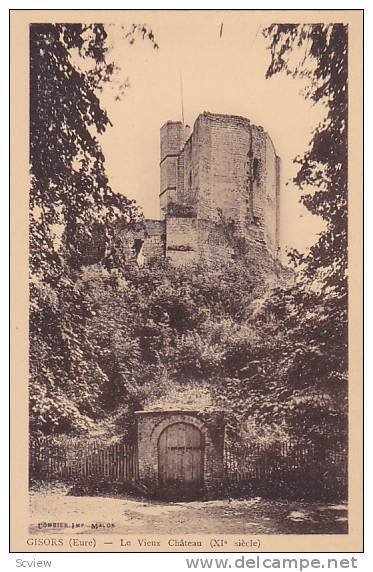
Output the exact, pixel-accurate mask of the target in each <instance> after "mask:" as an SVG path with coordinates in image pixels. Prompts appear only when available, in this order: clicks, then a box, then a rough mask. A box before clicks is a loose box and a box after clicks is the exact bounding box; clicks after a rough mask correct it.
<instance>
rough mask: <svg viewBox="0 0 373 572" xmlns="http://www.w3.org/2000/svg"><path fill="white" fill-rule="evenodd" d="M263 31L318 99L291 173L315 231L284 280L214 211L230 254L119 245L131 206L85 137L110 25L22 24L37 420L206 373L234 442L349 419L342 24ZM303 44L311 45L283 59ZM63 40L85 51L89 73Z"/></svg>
mask: <svg viewBox="0 0 373 572" xmlns="http://www.w3.org/2000/svg"><path fill="white" fill-rule="evenodd" d="M265 33H266V35H267V37H268V38H269V41H270V51H271V65H270V68H269V70H268V76H271V75H273V74H274V73H279V72H282V71H285V72H287V73H291V74H292V75H294V76H298V75H302V76H303V77H307V78H308V79H309V91H308V92H307V94H306V95H307V96H308V97H310V98H312V99H313V100H314V101H323V102H324V103H325V105H326V106H327V109H328V115H327V118H326V120H325V122H324V123H323V124H322V125H320V126H319V127H318V128H317V129H316V131H315V133H314V134H313V136H312V140H311V142H310V148H309V150H308V151H307V153H306V154H305V155H304V157H302V158H300V159H298V161H299V162H300V168H299V172H298V174H297V177H296V179H295V182H296V184H297V185H298V186H299V187H300V188H301V189H302V188H303V187H305V188H307V193H306V194H301V195H300V198H301V200H302V201H303V203H304V204H305V206H306V207H307V208H309V210H310V211H311V212H312V213H313V214H317V215H319V216H321V217H322V218H323V219H324V221H325V223H326V229H325V231H324V232H323V233H322V234H321V236H320V237H319V240H318V241H317V242H316V244H315V246H314V247H312V248H311V250H310V252H309V253H306V254H300V253H296V252H293V253H292V258H293V260H294V261H295V265H296V271H297V272H296V276H297V279H296V280H293V281H291V284H290V285H289V283H287V285H286V286H284V284H283V281H284V279H285V278H286V273H283V271H281V269H280V268H279V267H278V266H276V265H275V264H272V270H271V271H270V270H269V269H270V266H271V264H270V262H269V260H268V257H267V258H266V257H265V256H263V257H259V259H258V257H257V258H256V259H255V260H253V259H252V258H250V256H251V255H250V250H247V248H246V245H245V241H244V240H243V239H242V236H238V235H237V234H236V233H235V228H234V224H233V223H232V221H224V220H222V221H221V224H222V225H223V226H224V228H225V230H226V235H227V237H228V238H229V240H230V241H231V244H232V253H233V256H232V259H231V260H221V261H220V263H216V264H214V265H213V266H212V265H206V264H203V263H198V264H195V265H194V266H192V267H188V268H182V267H181V268H175V267H173V266H172V265H170V264H169V263H168V262H167V260H158V261H157V260H153V261H152V262H151V263H149V264H147V265H146V266H144V267H143V268H138V267H137V266H136V264H134V263H131V262H130V261H129V260H126V259H125V258H123V256H122V254H123V253H122V252H121V251H120V249H118V248H117V247H116V240H115V237H116V232H117V230H118V228H121V229H122V230H123V229H128V228H129V227H131V225H138V224H141V216H140V215H139V213H138V211H137V210H136V208H135V205H133V204H132V203H131V202H130V201H128V200H127V199H126V198H124V197H123V196H118V195H115V194H114V193H113V192H112V191H111V189H110V188H109V186H108V183H107V179H106V176H105V173H104V161H103V156H102V152H101V150H100V148H99V145H98V143H97V140H96V138H95V137H94V135H93V134H92V133H93V131H94V130H96V131H98V132H100V131H102V130H103V129H105V128H106V126H107V125H108V121H109V120H108V117H107V115H106V113H105V112H104V111H103V110H101V108H100V105H99V100H98V95H97V88H98V86H99V84H100V83H101V82H105V81H106V80H107V79H108V77H109V76H110V73H111V72H112V69H111V68H110V64H106V62H105V54H106V51H105V37H106V36H105V30H104V29H103V28H102V27H101V26H93V27H82V26H77V27H75V26H73V27H70V26H68V27H66V26H50V25H48V26H45V25H42V26H37V27H35V28H34V29H33V30H32V34H31V46H32V49H31V55H32V57H31V66H34V67H32V75H33V76H34V79H33V80H32V81H33V83H32V85H31V100H32V109H31V164H32V190H31V213H32V218H31V236H30V238H31V268H32V276H31V279H32V282H31V284H32V286H31V320H30V340H31V347H30V349H31V355H30V364H31V385H30V391H31V425H32V429H33V430H41V431H43V432H45V433H51V432H56V433H61V432H79V431H88V432H89V431H93V430H94V429H97V427H99V425H100V423H104V422H106V421H107V420H108V419H110V420H112V421H113V423H115V424H117V426H118V430H119V429H123V427H127V425H128V423H129V420H130V418H131V415H130V414H131V412H132V411H133V410H135V409H139V408H142V407H144V406H146V405H147V404H149V403H152V402H154V401H156V400H157V399H160V398H162V397H164V396H167V395H170V394H177V393H178V392H179V393H181V392H182V391H184V390H185V388H186V387H192V388H193V387H194V388H195V393H197V391H198V389H199V388H201V387H202V386H203V387H204V388H206V387H207V390H208V394H209V396H210V398H211V401H212V404H213V406H214V407H221V408H223V409H224V410H226V411H227V413H228V414H229V415H228V419H229V423H228V437H229V438H230V439H231V440H232V441H236V442H240V443H241V444H242V443H243V444H245V443H247V442H249V440H250V439H251V438H255V439H256V440H264V441H271V440H272V441H273V440H275V439H277V438H283V437H291V438H292V439H295V440H298V441H299V440H303V441H304V440H307V441H313V442H317V443H320V444H321V445H322V444H323V442H324V441H325V439H326V438H327V437H328V436H329V435H330V434H331V433H332V432H334V433H335V432H336V431H337V432H338V433H339V434H343V433H344V432H345V430H346V408H347V402H346V396H347V367H348V364H347V287H346V257H347V246H346V240H347V234H346V232H347V228H346V220H347V218H346V217H347V154H346V153H347V145H346V121H347V102H346V97H347V76H346V74H347V59H346V58H347V35H346V29H345V28H344V27H343V26H339V25H333V26H321V25H320V26H319V25H314V26H285V25H284V26H282V25H276V26H271V27H270V28H268V29H267V30H266V32H265ZM150 39H152V38H150ZM303 48H304V50H306V57H305V58H304V51H303V55H302V57H301V59H300V61H299V62H298V63H296V64H295V67H291V66H292V65H293V64H291V63H290V61H291V62H293V61H294V58H293V56H294V54H295V55H296V54H297V53H298V51H299V50H300V52H302V49H303ZM72 50H78V52H79V53H80V57H83V59H85V58H87V57H88V58H89V59H90V61H91V60H93V63H92V61H91V63H92V66H91V68H89V69H88V71H87V70H86V71H82V70H81V69H79V68H78V67H77V65H76V63H75V62H74V58H77V57H78V56H77V55H76V54H75V56H74V58H72V56H71V54H72ZM288 56H289V57H288ZM290 56H292V57H290ZM310 61H312V62H313V64H312V65H310V67H309V68H308V67H307V62H310ZM93 70H94V71H93ZM44 76H47V77H48V81H44ZM41 92H42V93H43V97H36V94H40V93H41ZM82 94H84V96H82ZM183 214H184V216H187V214H188V213H183ZM118 220H121V225H122V226H120V227H119V226H118ZM253 264H255V272H253V271H252V268H253Z"/></svg>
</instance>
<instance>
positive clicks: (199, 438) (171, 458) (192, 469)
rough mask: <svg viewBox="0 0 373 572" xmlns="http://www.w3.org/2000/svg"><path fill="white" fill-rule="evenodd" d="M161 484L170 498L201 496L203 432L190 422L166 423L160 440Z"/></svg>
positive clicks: (159, 467) (162, 489)
mask: <svg viewBox="0 0 373 572" xmlns="http://www.w3.org/2000/svg"><path fill="white" fill-rule="evenodd" d="M158 471H159V485H160V489H161V492H162V494H163V496H167V497H168V498H179V499H182V498H184V499H186V498H193V497H196V496H198V494H199V493H200V491H201V485H202V482H203V435H202V433H201V431H200V430H199V429H198V428H197V427H195V426H194V425H191V424H189V423H181V422H180V423H174V424H173V425H170V426H169V427H166V429H164V431H163V432H162V433H161V435H160V437H159V440H158Z"/></svg>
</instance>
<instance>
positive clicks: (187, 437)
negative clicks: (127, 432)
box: [136, 410, 224, 498]
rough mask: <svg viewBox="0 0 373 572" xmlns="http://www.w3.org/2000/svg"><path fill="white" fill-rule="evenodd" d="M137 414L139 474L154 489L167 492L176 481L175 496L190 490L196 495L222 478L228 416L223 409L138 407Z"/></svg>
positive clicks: (184, 494) (182, 494) (183, 494)
mask: <svg viewBox="0 0 373 572" xmlns="http://www.w3.org/2000/svg"><path fill="white" fill-rule="evenodd" d="M136 417H137V437H138V463H139V478H140V481H142V482H143V483H144V484H146V485H147V486H149V487H150V488H151V489H152V490H154V489H157V490H158V492H161V493H163V496H164V493H165V491H167V490H170V489H171V488H172V485H174V488H175V491H176V493H177V491H178V495H177V494H176V497H175V495H174V497H173V498H182V497H183V496H184V497H185V496H188V494H187V493H188V490H189V491H190V492H191V493H192V494H193V495H194V496H196V495H197V493H198V490H199V492H201V491H202V490H209V489H210V488H211V487H213V485H214V483H216V481H219V480H221V478H222V477H223V472H224V471H223V451H224V420H223V418H222V415H221V413H220V412H212V413H209V414H206V413H203V414H202V413H200V412H198V411H184V410H177V411H176V410H173V411H170V410H168V411H160V410H158V411H137V412H136ZM162 435H163V437H162ZM160 456H161V458H160ZM197 489H198V490H197ZM183 491H184V492H183Z"/></svg>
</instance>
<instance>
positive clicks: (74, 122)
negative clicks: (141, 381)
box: [30, 24, 156, 431]
mask: <svg viewBox="0 0 373 572" xmlns="http://www.w3.org/2000/svg"><path fill="white" fill-rule="evenodd" d="M123 33H124V36H125V39H126V41H128V42H129V43H130V44H131V43H133V42H134V41H135V38H136V37H137V36H138V35H140V37H141V38H145V39H148V40H150V41H151V42H152V43H153V46H154V47H156V44H155V41H154V36H153V34H152V32H151V30H148V29H147V27H146V26H144V25H132V26H131V27H130V28H129V29H128V30H127V31H126V30H124V32H123ZM107 55H108V37H107V32H106V30H105V27H104V26H103V25H101V24H91V25H84V24H32V25H31V26H30V165H31V166H30V169H31V188H30V278H31V287H30V408H31V424H32V426H33V427H34V428H42V429H44V430H46V431H51V430H59V431H65V430H68V429H71V428H72V427H75V428H78V427H86V426H87V424H88V425H89V420H90V419H92V418H95V416H97V415H99V414H100V396H101V395H102V394H103V392H104V391H107V387H108V385H109V384H110V380H109V379H108V376H107V375H106V373H105V372H104V371H103V370H102V368H101V366H100V364H99V363H98V362H97V359H96V351H95V350H96V348H95V344H94V343H93V342H92V340H91V339H90V338H89V336H88V335H87V332H86V322H87V319H88V318H89V317H90V316H92V314H93V312H94V309H93V307H92V306H91V305H90V304H88V303H86V301H85V300H84V295H83V293H82V292H81V291H80V290H79V288H78V287H77V280H78V278H79V271H80V269H81V268H82V267H84V266H87V265H92V264H95V263H97V262H102V263H104V264H106V266H110V265H111V266H112V265H113V260H112V259H111V257H110V254H111V248H112V245H113V233H114V231H115V228H116V226H115V223H118V222H121V224H122V225H123V224H124V225H127V226H128V225H133V224H136V223H137V222H138V221H140V220H141V214H140V212H139V211H138V209H137V207H136V205H135V204H134V202H133V201H130V200H128V199H127V198H126V197H125V196H123V195H121V194H117V193H115V192H113V191H112V189H111V188H110V186H109V183H108V179H107V176H106V174H105V168H104V155H103V152H102V149H101V147H100V144H99V141H98V135H99V134H101V133H103V132H104V131H105V129H106V128H107V127H108V125H110V120H109V117H108V115H107V113H106V111H105V110H104V109H103V108H102V106H101V104H100V92H101V90H102V89H103V86H104V85H105V83H107V82H109V81H111V78H112V76H113V73H114V71H115V66H114V64H113V63H112V62H108V61H107Z"/></svg>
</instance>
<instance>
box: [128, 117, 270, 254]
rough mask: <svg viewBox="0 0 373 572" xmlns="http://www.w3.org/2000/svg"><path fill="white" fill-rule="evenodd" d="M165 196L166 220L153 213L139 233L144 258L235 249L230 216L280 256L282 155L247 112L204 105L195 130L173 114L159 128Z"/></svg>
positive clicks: (249, 235)
mask: <svg viewBox="0 0 373 572" xmlns="http://www.w3.org/2000/svg"><path fill="white" fill-rule="evenodd" d="M159 199H160V220H147V221H146V228H145V231H144V233H143V235H142V237H141V238H140V239H139V238H138V239H137V256H138V261H139V262H141V261H142V262H143V261H146V259H147V258H149V257H152V256H157V255H158V256H159V255H164V256H167V257H168V258H170V259H171V261H173V262H174V263H175V264H184V263H188V262H190V261H193V260H195V259H196V258H198V257H205V258H210V259H211V257H214V256H222V255H225V256H226V255H227V254H228V255H229V244H228V243H227V240H226V237H225V236H224V232H222V225H223V223H224V221H225V223H226V222H227V221H234V224H235V229H236V231H237V233H238V234H239V235H241V236H243V237H245V239H247V240H248V241H249V242H250V241H251V244H253V246H255V245H256V246H258V245H261V246H265V247H266V250H267V251H268V252H269V253H270V254H271V255H272V257H274V258H277V254H278V250H279V213H280V159H279V157H278V156H277V155H276V151H275V148H274V145H273V143H272V141H271V139H270V137H269V135H268V134H267V133H266V132H265V131H264V130H263V128H262V127H258V126H255V125H252V124H251V123H250V121H249V120H248V119H246V118H244V117H239V116H234V115H220V114H213V113H206V112H205V113H202V114H200V115H199V116H198V118H197V119H196V121H195V124H194V128H193V131H192V132H190V128H189V127H188V126H184V125H183V124H182V123H181V122H178V121H177V122H174V121H167V123H165V124H164V125H163V126H162V128H161V132H160V192H159Z"/></svg>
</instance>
